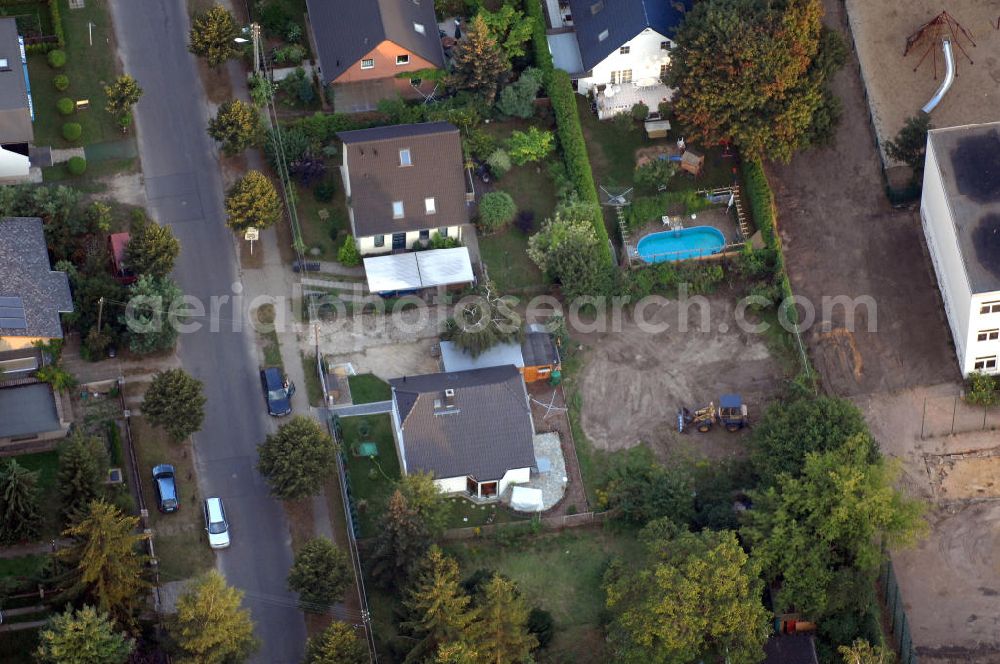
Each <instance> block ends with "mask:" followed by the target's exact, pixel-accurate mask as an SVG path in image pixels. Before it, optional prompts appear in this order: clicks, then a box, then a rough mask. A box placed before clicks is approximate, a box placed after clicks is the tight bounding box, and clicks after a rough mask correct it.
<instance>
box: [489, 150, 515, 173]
mask: <svg viewBox="0 0 1000 664" xmlns="http://www.w3.org/2000/svg"><path fill="white" fill-rule="evenodd" d="M486 165H487V166H489V167H490V172H491V173H493V175H495V176H496V177H498V178H499V177H503V176H504V175H505V174H506V173H507V171H509V170H510V155H509V154H508V153H507V151H506V150H504V149H502V148H497V149H496V150H494V151H493V152H492V153H491V154H490V156H489V157H487V158H486Z"/></svg>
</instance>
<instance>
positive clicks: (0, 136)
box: [0, 18, 35, 143]
mask: <svg viewBox="0 0 1000 664" xmlns="http://www.w3.org/2000/svg"><path fill="white" fill-rule="evenodd" d="M0 58H5V59H6V60H7V66H8V67H10V69H9V70H7V71H0V143H30V142H31V141H32V140H33V139H34V136H35V134H34V129H33V128H32V126H31V111H29V110H28V86H27V83H25V80H24V76H25V74H24V66H23V65H22V64H21V47H20V46H19V45H18V43H17V23H16V22H15V21H14V19H12V18H2V19H0Z"/></svg>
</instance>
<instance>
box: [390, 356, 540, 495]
mask: <svg viewBox="0 0 1000 664" xmlns="http://www.w3.org/2000/svg"><path fill="white" fill-rule="evenodd" d="M389 385H390V386H391V387H392V423H393V432H394V434H395V439H396V451H397V453H398V455H399V462H400V467H401V468H402V470H403V472H404V473H417V472H422V473H431V474H433V476H434V482H435V484H436V485H437V486H438V488H439V489H440V490H441V491H442V492H444V493H450V494H464V495H466V496H468V497H470V498H472V499H474V500H491V501H492V500H499V499H500V497H501V496H502V495H503V494H504V492H505V491H506V490H507V488H508V487H510V486H511V485H513V484H519V483H524V482H528V481H529V480H530V479H531V469H532V468H533V467H535V465H536V462H535V453H534V447H533V445H532V437H533V436H534V432H535V425H534V422H533V420H532V418H531V404H530V402H529V400H528V393H527V390H526V389H525V386H524V380H523V379H522V378H521V374H520V372H519V371H518V369H517V367H515V366H513V365H506V366H500V367H491V368H487V369H475V370H472V371H453V372H445V373H436V374H426V375H423V376H404V377H403V378H397V379H395V380H391V381H389Z"/></svg>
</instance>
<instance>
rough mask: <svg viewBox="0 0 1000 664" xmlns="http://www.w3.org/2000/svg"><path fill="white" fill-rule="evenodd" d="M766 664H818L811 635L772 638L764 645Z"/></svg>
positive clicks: (789, 635)
mask: <svg viewBox="0 0 1000 664" xmlns="http://www.w3.org/2000/svg"><path fill="white" fill-rule="evenodd" d="M764 655H765V659H764V664H818V662H819V660H818V659H817V657H816V645H815V644H814V643H813V637H812V636H810V635H809V634H788V635H786V636H772V637H771V638H770V639H768V641H767V643H765V644H764Z"/></svg>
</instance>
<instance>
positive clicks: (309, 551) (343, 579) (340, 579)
mask: <svg viewBox="0 0 1000 664" xmlns="http://www.w3.org/2000/svg"><path fill="white" fill-rule="evenodd" d="M353 581H354V569H353V567H352V566H351V559H350V558H349V557H348V555H347V554H346V553H345V552H344V550H343V549H340V548H338V547H337V546H336V545H335V544H334V543H333V542H331V541H330V540H328V539H326V538H325V537H316V538H314V539H311V540H309V541H308V542H306V543H305V544H303V545H302V548H300V549H299V550H298V552H297V553H296V554H295V562H294V563H293V564H292V568H291V570H289V572H288V587H289V588H290V589H291V590H293V591H294V592H297V593H298V594H299V606H300V607H301V608H302V610H303V611H308V612H310V613H326V611H327V610H328V609H329V608H330V605H331V604H333V603H334V602H337V601H339V600H340V599H342V598H343V596H344V591H345V590H347V588H348V586H350V585H351V583H352V582H353Z"/></svg>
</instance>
